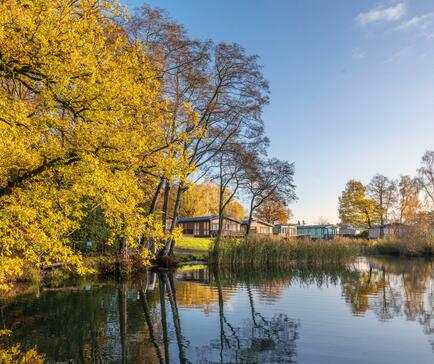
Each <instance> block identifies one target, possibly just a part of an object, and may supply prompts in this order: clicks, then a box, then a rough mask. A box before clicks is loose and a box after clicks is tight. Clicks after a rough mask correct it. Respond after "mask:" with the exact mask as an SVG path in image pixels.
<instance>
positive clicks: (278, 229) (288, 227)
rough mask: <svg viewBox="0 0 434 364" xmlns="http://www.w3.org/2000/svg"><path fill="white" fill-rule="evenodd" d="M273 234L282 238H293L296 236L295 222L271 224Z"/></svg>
mask: <svg viewBox="0 0 434 364" xmlns="http://www.w3.org/2000/svg"><path fill="white" fill-rule="evenodd" d="M273 234H274V235H275V236H281V237H284V238H293V237H296V236H297V225H296V224H276V225H274V226H273Z"/></svg>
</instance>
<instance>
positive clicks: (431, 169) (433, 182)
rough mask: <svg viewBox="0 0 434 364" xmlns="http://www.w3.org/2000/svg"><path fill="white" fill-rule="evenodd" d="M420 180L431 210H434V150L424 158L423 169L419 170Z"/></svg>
mask: <svg viewBox="0 0 434 364" xmlns="http://www.w3.org/2000/svg"><path fill="white" fill-rule="evenodd" d="M417 172H418V180H419V183H420V185H421V187H422V190H423V192H424V194H425V197H426V200H427V202H428V205H429V208H430V209H431V210H432V209H434V150H427V151H426V152H425V154H424V155H423V156H422V160H421V167H420V168H419V169H418V170H417Z"/></svg>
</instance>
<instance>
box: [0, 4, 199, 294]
mask: <svg viewBox="0 0 434 364" xmlns="http://www.w3.org/2000/svg"><path fill="white" fill-rule="evenodd" d="M124 21H127V18H126V16H125V14H124V13H123V10H122V9H121V8H120V7H119V6H118V4H117V2H116V1H112V0H103V1H97V2H95V1H90V0H83V1H69V0H58V1H51V0H33V1H18V0H10V1H4V2H0V248H1V249H0V262H1V263H2V264H1V265H0V289H7V288H8V286H7V282H8V281H9V280H10V279H11V278H12V277H13V276H17V275H20V273H21V272H22V271H21V265H22V262H23V261H26V262H30V263H31V264H34V265H35V266H36V267H41V266H44V265H50V264H52V263H54V262H66V263H68V264H69V267H70V268H71V269H75V270H76V271H77V272H78V273H80V274H84V273H86V268H85V266H84V264H83V259H82V257H81V255H80V254H79V253H77V252H75V251H74V250H73V249H72V246H71V241H70V238H69V237H70V235H71V233H72V232H73V231H74V230H76V229H77V228H78V227H79V222H80V219H82V218H83V215H84V211H85V209H86V208H88V209H89V208H96V207H100V208H102V210H103V211H104V218H105V220H106V222H107V224H108V226H109V227H110V232H111V234H112V237H111V241H114V240H116V239H120V238H126V240H127V242H128V244H129V245H130V246H134V245H135V244H136V242H137V241H138V239H139V238H140V236H141V235H142V234H144V233H147V234H149V235H151V236H156V237H159V236H160V235H159V234H161V226H160V225H159V224H157V223H156V221H155V219H153V218H152V217H149V216H146V214H145V211H144V210H143V204H144V202H146V201H147V199H149V196H148V194H147V193H146V192H147V191H146V188H144V185H149V183H150V182H149V180H148V179H149V177H148V176H149V175H150V174H152V173H155V174H157V173H158V174H159V175H161V171H163V173H164V174H166V175H171V176H172V175H177V176H179V178H180V179H182V178H183V176H184V175H185V169H186V168H187V159H188V156H187V155H185V153H181V151H182V148H180V147H179V144H177V143H171V144H170V143H169V145H167V143H168V142H167V135H166V132H167V129H168V127H169V125H170V121H169V120H168V119H167V117H166V116H165V112H164V111H165V109H166V108H167V101H165V100H163V99H162V97H161V92H160V84H159V82H160V81H158V78H157V77H156V72H157V71H158V67H157V66H156V65H154V64H152V63H151V62H150V60H149V59H148V58H147V56H146V53H145V45H143V44H140V43H137V42H133V41H132V40H131V39H129V38H128V37H127V35H126V33H125V31H124V29H123V28H122V27H120V26H119V25H118V24H120V23H121V22H124ZM185 114H186V118H187V119H188V120H189V123H192V124H193V125H194V123H197V115H195V113H193V111H192V110H191V108H189V106H188V105H185ZM178 134H179V135H177V138H176V140H181V141H185V140H186V138H188V136H187V135H184V134H183V132H182V131H179V132H178ZM167 150H169V152H167ZM188 168H192V167H191V166H189V167H188Z"/></svg>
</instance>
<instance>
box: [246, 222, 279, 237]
mask: <svg viewBox="0 0 434 364" xmlns="http://www.w3.org/2000/svg"><path fill="white" fill-rule="evenodd" d="M248 224H249V220H247V219H246V220H242V221H241V230H242V231H243V232H244V233H245V232H246V231H247V225H248ZM250 234H258V235H272V234H273V224H269V223H268V222H266V221H263V220H259V219H252V222H251V224H250Z"/></svg>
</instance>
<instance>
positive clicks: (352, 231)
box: [339, 225, 367, 237]
mask: <svg viewBox="0 0 434 364" xmlns="http://www.w3.org/2000/svg"><path fill="white" fill-rule="evenodd" d="M366 231H367V229H366V228H363V227H357V226H349V225H348V226H341V227H340V228H339V236H347V237H357V236H361V235H362V234H363V232H366ZM365 236H366V235H365Z"/></svg>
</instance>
